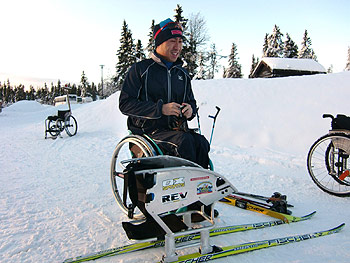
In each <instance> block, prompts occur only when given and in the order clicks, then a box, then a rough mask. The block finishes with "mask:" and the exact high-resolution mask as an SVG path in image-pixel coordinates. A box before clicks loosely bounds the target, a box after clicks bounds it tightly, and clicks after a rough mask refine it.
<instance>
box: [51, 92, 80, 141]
mask: <svg viewBox="0 0 350 263" xmlns="http://www.w3.org/2000/svg"><path fill="white" fill-rule="evenodd" d="M66 100H67V104H68V108H69V109H68V110H58V112H57V115H53V116H48V117H47V118H46V120H45V139H47V138H48V133H49V134H50V135H51V138H53V139H56V138H57V137H58V136H61V132H63V131H64V130H65V131H66V133H67V135H68V136H70V137H71V136H74V135H76V134H77V131H78V123H77V120H76V119H75V118H74V117H73V115H72V110H71V107H70V102H69V96H68V92H67V98H66Z"/></svg>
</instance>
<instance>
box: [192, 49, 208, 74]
mask: <svg viewBox="0 0 350 263" xmlns="http://www.w3.org/2000/svg"><path fill="white" fill-rule="evenodd" d="M207 60H208V58H207V57H206V55H205V53H204V52H200V53H199V55H198V70H197V72H196V75H194V77H193V79H206V78H207V76H208V70H207V68H208V67H207V65H206V62H207Z"/></svg>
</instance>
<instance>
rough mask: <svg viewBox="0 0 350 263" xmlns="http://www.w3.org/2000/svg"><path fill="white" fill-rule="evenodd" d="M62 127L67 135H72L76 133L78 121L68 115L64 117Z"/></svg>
mask: <svg viewBox="0 0 350 263" xmlns="http://www.w3.org/2000/svg"><path fill="white" fill-rule="evenodd" d="M64 129H65V130H66V133H67V134H68V136H70V137H72V136H74V135H76V134H77V131H78V123H77V121H76V119H75V118H74V117H73V116H72V115H68V116H67V117H66V118H65V119H64Z"/></svg>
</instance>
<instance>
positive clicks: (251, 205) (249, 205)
mask: <svg viewBox="0 0 350 263" xmlns="http://www.w3.org/2000/svg"><path fill="white" fill-rule="evenodd" d="M220 202H223V203H227V204H230V205H233V206H236V207H239V208H242V209H246V210H249V211H254V212H257V213H261V214H265V215H268V216H271V217H274V218H278V219H281V220H283V221H285V222H286V223H289V222H293V220H294V216H292V215H287V214H283V213H280V212H276V211H273V210H271V209H270V208H269V207H266V206H262V205H259V204H258V203H256V202H254V201H253V202H252V201H251V200H248V199H245V198H241V197H239V196H235V195H228V196H226V197H224V198H222V199H221V200H220Z"/></svg>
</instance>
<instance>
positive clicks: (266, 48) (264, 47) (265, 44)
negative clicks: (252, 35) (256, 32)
mask: <svg viewBox="0 0 350 263" xmlns="http://www.w3.org/2000/svg"><path fill="white" fill-rule="evenodd" d="M268 36H269V34H267V33H266V34H265V38H264V45H263V55H262V56H263V57H267V50H268V48H269V44H268V41H267V38H268Z"/></svg>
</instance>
